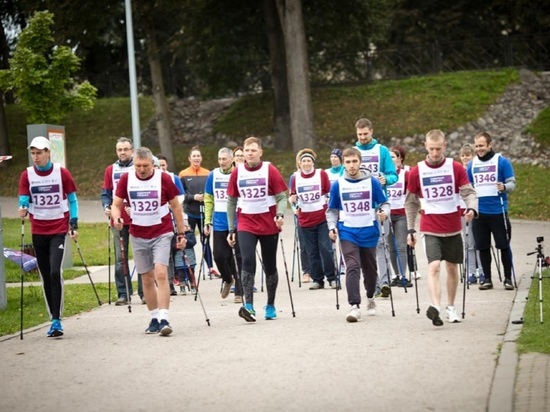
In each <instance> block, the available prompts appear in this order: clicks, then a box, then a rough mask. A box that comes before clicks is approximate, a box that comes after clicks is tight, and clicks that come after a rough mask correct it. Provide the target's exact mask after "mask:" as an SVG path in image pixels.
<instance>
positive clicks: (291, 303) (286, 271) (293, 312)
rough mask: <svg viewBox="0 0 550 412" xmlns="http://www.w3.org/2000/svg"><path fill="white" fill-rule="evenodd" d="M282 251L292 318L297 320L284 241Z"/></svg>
mask: <svg viewBox="0 0 550 412" xmlns="http://www.w3.org/2000/svg"><path fill="white" fill-rule="evenodd" d="M281 250H282V252H283V262H284V264H285V273H286V283H287V285H288V294H289V296H290V306H291V308H292V317H293V318H295V317H296V312H295V311H294V302H293V300H292V290H291V289H290V278H289V277H288V267H287V265H286V256H285V247H284V245H283V239H281Z"/></svg>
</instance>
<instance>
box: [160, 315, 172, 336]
mask: <svg viewBox="0 0 550 412" xmlns="http://www.w3.org/2000/svg"><path fill="white" fill-rule="evenodd" d="M159 332H160V334H161V336H168V335H170V334H171V333H172V327H171V326H170V324H169V323H168V321H167V320H166V319H163V320H161V321H160V324H159Z"/></svg>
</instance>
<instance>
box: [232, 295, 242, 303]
mask: <svg viewBox="0 0 550 412" xmlns="http://www.w3.org/2000/svg"><path fill="white" fill-rule="evenodd" d="M233 301H234V302H235V303H243V297H242V296H239V295H236V296H235V299H233Z"/></svg>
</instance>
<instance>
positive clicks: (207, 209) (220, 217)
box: [204, 147, 242, 303]
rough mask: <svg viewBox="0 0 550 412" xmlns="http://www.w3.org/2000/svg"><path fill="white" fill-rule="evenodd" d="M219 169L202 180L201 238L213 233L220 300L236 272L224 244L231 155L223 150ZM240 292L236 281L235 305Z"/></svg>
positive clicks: (229, 151)
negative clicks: (202, 217) (202, 234)
mask: <svg viewBox="0 0 550 412" xmlns="http://www.w3.org/2000/svg"><path fill="white" fill-rule="evenodd" d="M218 164H219V165H220V167H218V168H216V169H214V170H212V171H211V172H210V174H209V175H208V178H207V179H206V185H205V188H204V234H205V235H206V237H208V236H210V234H211V232H214V234H213V238H214V245H213V246H214V261H215V262H216V266H217V267H218V270H219V271H220V275H221V277H222V281H223V287H222V291H221V297H222V299H225V298H226V297H227V296H229V293H230V291H231V286H232V285H233V284H234V283H235V280H234V279H233V275H236V274H237V268H236V267H235V262H234V259H233V253H232V250H231V247H230V246H229V244H228V243H227V235H228V234H229V227H228V225H227V197H228V196H227V186H228V185H229V177H230V176H231V172H232V171H233V151H232V150H231V149H228V148H227V147H223V148H221V149H220V150H219V151H218ZM241 295H242V292H241V287H240V282H239V281H238V278H237V285H236V288H235V298H236V301H235V303H241V302H242V298H241Z"/></svg>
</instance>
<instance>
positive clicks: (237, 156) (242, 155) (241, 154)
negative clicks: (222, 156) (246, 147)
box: [235, 154, 244, 157]
mask: <svg viewBox="0 0 550 412" xmlns="http://www.w3.org/2000/svg"><path fill="white" fill-rule="evenodd" d="M235 157H244V155H242V154H240V155H235Z"/></svg>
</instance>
